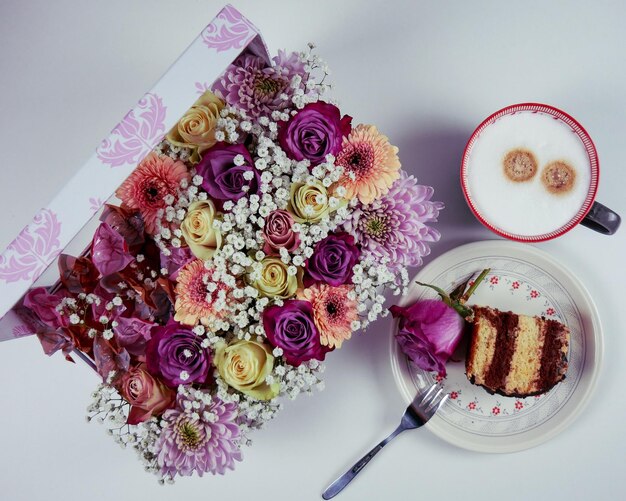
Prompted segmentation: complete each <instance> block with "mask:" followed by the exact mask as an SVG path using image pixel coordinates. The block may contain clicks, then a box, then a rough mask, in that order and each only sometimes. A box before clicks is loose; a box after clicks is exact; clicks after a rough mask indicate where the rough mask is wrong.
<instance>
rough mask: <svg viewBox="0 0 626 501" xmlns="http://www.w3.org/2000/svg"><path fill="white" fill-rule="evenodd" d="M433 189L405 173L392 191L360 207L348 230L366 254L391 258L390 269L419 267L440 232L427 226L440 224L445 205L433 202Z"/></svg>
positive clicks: (348, 223)
mask: <svg viewBox="0 0 626 501" xmlns="http://www.w3.org/2000/svg"><path fill="white" fill-rule="evenodd" d="M433 192H434V190H433V188H432V187H430V186H423V185H420V184H417V179H415V177H413V176H409V175H407V173H406V172H404V171H402V173H401V176H400V178H399V179H398V180H397V181H396V182H395V183H394V184H393V185H392V186H391V188H390V189H389V192H388V193H387V194H386V195H384V196H383V197H382V198H380V199H378V200H375V201H374V202H372V203H370V204H367V205H363V204H360V205H359V206H357V207H356V209H355V210H354V212H353V213H352V214H351V216H350V218H349V219H348V221H347V222H346V223H345V229H346V231H348V232H349V233H352V234H354V235H355V237H356V239H357V242H358V243H359V244H360V245H361V249H362V251H363V253H364V254H365V255H369V256H371V257H373V258H374V259H376V260H380V259H382V258H387V259H388V260H389V263H388V265H389V266H392V267H394V266H398V265H402V266H419V265H420V264H422V257H424V256H427V255H428V254H430V247H429V246H428V244H429V243H430V242H436V241H438V240H439V238H440V237H441V235H440V233H439V232H438V231H437V230H436V229H434V228H432V227H430V226H428V225H427V223H430V222H435V221H437V217H438V216H439V211H440V210H442V209H443V207H444V205H443V203H442V202H433V201H431V200H430V199H431V197H432V195H433Z"/></svg>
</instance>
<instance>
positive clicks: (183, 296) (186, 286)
mask: <svg viewBox="0 0 626 501" xmlns="http://www.w3.org/2000/svg"><path fill="white" fill-rule="evenodd" d="M214 274H215V269H213V268H210V269H207V268H206V267H205V266H204V261H202V260H201V259H196V260H194V261H191V262H189V263H187V264H186V265H185V266H184V267H183V268H182V269H181V270H180V271H179V272H178V277H177V279H176V282H177V284H176V304H175V305H174V310H175V311H176V315H175V316H174V320H176V321H178V322H180V323H181V324H185V325H191V326H193V325H196V324H197V323H198V322H200V323H202V324H203V325H209V324H210V323H212V322H214V321H215V320H221V319H223V318H224V317H225V316H226V315H227V314H228V311H227V304H228V300H229V296H230V293H231V291H232V289H231V288H230V287H229V286H227V285H226V284H225V283H224V282H222V281H221V280H215V279H214Z"/></svg>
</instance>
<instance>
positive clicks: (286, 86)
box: [213, 51, 308, 118]
mask: <svg viewBox="0 0 626 501" xmlns="http://www.w3.org/2000/svg"><path fill="white" fill-rule="evenodd" d="M272 60H273V61H274V65H273V66H267V65H266V63H265V61H264V60H263V59H262V58H260V57H258V56H252V55H249V54H246V55H243V56H241V57H239V58H238V59H237V60H235V62H234V63H233V64H231V65H230V66H229V67H228V68H227V69H226V71H225V72H224V74H223V75H222V77H221V78H220V79H219V80H218V81H217V82H215V84H214V85H213V92H215V94H216V95H217V96H219V97H220V98H222V99H223V100H224V101H226V102H227V103H228V104H230V105H231V106H235V107H236V108H239V109H242V110H244V111H246V112H247V113H248V115H249V116H250V118H257V117H259V116H262V115H263V116H268V117H269V116H270V115H271V113H272V111H275V110H283V109H284V108H286V107H287V106H289V105H290V104H291V98H292V96H293V94H294V92H295V91H296V89H301V90H302V91H304V92H305V93H306V92H307V89H306V82H307V77H308V74H307V72H306V71H305V69H304V65H305V63H304V62H303V61H302V60H301V58H300V57H299V56H298V54H297V53H296V52H292V53H289V54H287V53H286V52H284V51H278V56H276V57H274V58H273V59H272ZM296 76H299V77H300V83H299V85H297V86H295V87H294V86H292V85H291V84H292V79H293V78H294V77H296ZM281 96H282V97H281ZM285 96H287V97H286V99H285Z"/></svg>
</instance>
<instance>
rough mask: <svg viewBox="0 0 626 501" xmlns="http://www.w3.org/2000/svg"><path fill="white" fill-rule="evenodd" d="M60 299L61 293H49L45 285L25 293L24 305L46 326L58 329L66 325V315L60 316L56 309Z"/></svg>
mask: <svg viewBox="0 0 626 501" xmlns="http://www.w3.org/2000/svg"><path fill="white" fill-rule="evenodd" d="M62 300H63V296H62V295H61V294H49V293H48V290H47V289H46V288H45V287H37V288H35V289H31V290H29V291H28V292H27V293H26V295H25V296H24V306H26V308H29V309H31V310H32V311H33V312H34V313H35V315H37V317H39V320H41V321H42V322H43V323H44V324H46V325H47V326H48V327H51V328H52V329H58V328H59V327H64V326H66V325H67V315H65V316H64V317H61V315H60V314H59V312H58V311H57V309H56V307H57V306H58V305H59V304H60V303H61V301H62Z"/></svg>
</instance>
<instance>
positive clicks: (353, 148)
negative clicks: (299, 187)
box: [335, 124, 400, 204]
mask: <svg viewBox="0 0 626 501" xmlns="http://www.w3.org/2000/svg"><path fill="white" fill-rule="evenodd" d="M335 163H336V164H337V165H341V166H342V167H343V168H344V174H343V179H342V180H340V181H339V183H338V184H339V185H341V186H344V187H345V188H346V195H345V196H346V197H347V198H353V197H355V196H356V197H357V198H358V199H359V201H360V202H361V203H364V204H369V203H371V202H373V201H374V200H376V199H378V198H380V197H381V196H383V195H384V194H385V193H387V192H388V191H389V188H390V187H391V185H392V184H393V182H394V181H395V180H396V179H398V177H400V159H399V158H398V148H397V147H395V146H393V145H391V144H390V143H389V139H387V136H385V135H383V134H381V133H380V132H378V129H377V128H376V127H374V126H373V125H363V124H360V125H357V126H356V127H355V128H354V129H352V132H351V133H350V134H349V135H348V136H347V137H344V138H343V145H342V147H341V151H340V152H339V155H337V160H336V162H335Z"/></svg>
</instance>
